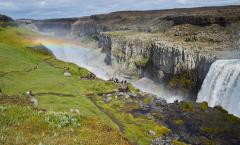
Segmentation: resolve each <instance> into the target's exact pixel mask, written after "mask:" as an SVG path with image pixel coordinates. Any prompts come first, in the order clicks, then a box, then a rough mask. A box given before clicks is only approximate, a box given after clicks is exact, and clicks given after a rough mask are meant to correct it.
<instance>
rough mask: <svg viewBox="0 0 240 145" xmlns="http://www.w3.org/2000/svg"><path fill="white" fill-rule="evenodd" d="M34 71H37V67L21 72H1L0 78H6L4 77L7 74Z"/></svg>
mask: <svg viewBox="0 0 240 145" xmlns="http://www.w3.org/2000/svg"><path fill="white" fill-rule="evenodd" d="M35 69H37V67H33V68H30V69H24V70H22V71H20V70H19V71H9V72H3V73H2V74H1V75H0V77H4V76H6V75H8V74H10V73H21V72H31V71H33V70H35Z"/></svg>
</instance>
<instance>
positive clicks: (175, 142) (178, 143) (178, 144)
mask: <svg viewBox="0 0 240 145" xmlns="http://www.w3.org/2000/svg"><path fill="white" fill-rule="evenodd" d="M172 144H173V145H188V144H186V143H184V142H181V141H178V140H173V141H172Z"/></svg>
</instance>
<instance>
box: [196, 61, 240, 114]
mask: <svg viewBox="0 0 240 145" xmlns="http://www.w3.org/2000/svg"><path fill="white" fill-rule="evenodd" d="M203 101H206V102H208V104H209V106H211V107H214V106H222V107H223V108H224V109H226V110H227V111H228V112H229V113H231V114H234V115H236V116H238V117H240V59H231V60H217V61H216V62H214V63H213V64H212V65H211V67H210V70H209V72H208V74H207V76H206V78H205V80H204V82H203V85H202V88H201V90H200V92H199V94H198V97H197V102H203Z"/></svg>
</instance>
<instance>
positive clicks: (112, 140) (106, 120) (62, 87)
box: [0, 27, 170, 145]
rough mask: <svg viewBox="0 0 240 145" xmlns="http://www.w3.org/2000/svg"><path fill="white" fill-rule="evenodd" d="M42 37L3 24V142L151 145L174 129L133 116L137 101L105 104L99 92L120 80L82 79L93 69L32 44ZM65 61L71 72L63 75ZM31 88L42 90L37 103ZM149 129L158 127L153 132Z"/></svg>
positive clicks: (0, 59)
mask: <svg viewBox="0 0 240 145" xmlns="http://www.w3.org/2000/svg"><path fill="white" fill-rule="evenodd" d="M37 37H38V35H37V34H35V33H33V32H31V31H28V30H25V29H20V28H16V27H6V28H0V88H1V91H2V93H1V94H0V144H19V145H24V144H39V145H45V144H46V145H47V144H64V145H65V144H69V145H72V144H81V145H121V144H122V145H125V144H126V145H127V144H137V143H139V144H143V145H145V144H146V145H147V144H150V142H151V140H152V139H154V138H156V137H159V136H161V135H163V134H166V133H168V132H170V130H168V129H167V128H166V127H164V126H161V125H157V124H156V123H154V121H152V120H151V119H148V118H144V117H142V118H135V117H133V116H132V115H131V114H130V113H129V111H130V110H131V109H134V108H135V107H138V106H136V105H134V106H131V105H127V104H126V102H125V101H123V100H114V101H113V102H111V103H109V104H104V102H103V101H102V100H101V99H100V98H101V96H99V94H104V93H105V94H106V93H108V92H113V90H114V89H116V88H117V86H116V85H115V84H114V83H111V82H106V81H103V80H100V79H98V78H96V79H93V80H80V79H79V77H86V76H87V74H88V73H89V72H88V70H86V69H84V68H81V69H79V67H78V66H76V65H74V64H72V63H66V62H62V61H59V60H56V59H55V58H54V56H52V55H50V54H48V53H45V52H41V51H39V50H35V49H31V48H30V47H34V46H37V45H39V44H38V43H36V41H34V40H35V38H37ZM64 67H69V68H70V72H71V74H72V76H71V77H65V76H64V75H63V73H64ZM131 88H132V87H131ZM29 90H31V91H33V94H37V95H36V98H37V100H38V105H37V106H33V105H31V104H30V103H29V101H28V99H27V98H26V92H27V91H29ZM132 90H134V88H132ZM134 91H136V90H134ZM88 96H96V98H93V99H90V98H89V97H88ZM70 109H78V110H79V112H77V113H71V112H70ZM148 130H154V131H156V132H157V133H156V135H155V136H149V135H147V131H148Z"/></svg>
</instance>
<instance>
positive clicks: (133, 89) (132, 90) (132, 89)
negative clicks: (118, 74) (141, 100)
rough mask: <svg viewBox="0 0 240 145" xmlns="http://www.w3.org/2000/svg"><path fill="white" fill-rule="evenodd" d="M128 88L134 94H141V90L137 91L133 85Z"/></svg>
mask: <svg viewBox="0 0 240 145" xmlns="http://www.w3.org/2000/svg"><path fill="white" fill-rule="evenodd" d="M128 88H129V90H130V91H131V92H132V93H135V94H137V93H139V92H140V90H139V89H137V88H135V87H134V86H133V85H132V84H128Z"/></svg>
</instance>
